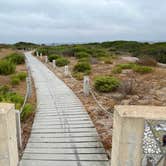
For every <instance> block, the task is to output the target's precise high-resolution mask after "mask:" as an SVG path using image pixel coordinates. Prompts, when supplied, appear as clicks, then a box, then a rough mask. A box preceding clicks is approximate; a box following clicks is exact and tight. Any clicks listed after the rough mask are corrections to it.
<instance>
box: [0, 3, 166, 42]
mask: <svg viewBox="0 0 166 166" xmlns="http://www.w3.org/2000/svg"><path fill="white" fill-rule="evenodd" d="M120 39H121V40H141V41H164V40H165V39H166V0H0V42H1V43H2V42H5V43H9V42H18V41H31V42H39V43H44V42H45V43H52V42H54V43H61V42H94V41H107V40H120Z"/></svg>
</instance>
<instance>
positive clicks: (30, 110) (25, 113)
mask: <svg viewBox="0 0 166 166" xmlns="http://www.w3.org/2000/svg"><path fill="white" fill-rule="evenodd" d="M33 112H34V107H33V106H32V105H31V104H25V106H24V108H23V110H22V113H21V120H22V121H25V120H26V119H27V118H28V117H29V116H30V115H31V114H32V113H33Z"/></svg>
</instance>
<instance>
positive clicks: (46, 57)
mask: <svg viewBox="0 0 166 166" xmlns="http://www.w3.org/2000/svg"><path fill="white" fill-rule="evenodd" d="M47 62H48V56H47V55H46V56H45V63H47Z"/></svg>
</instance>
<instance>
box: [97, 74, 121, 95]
mask: <svg viewBox="0 0 166 166" xmlns="http://www.w3.org/2000/svg"><path fill="white" fill-rule="evenodd" d="M119 85H120V81H119V80H118V79H117V78H115V77H110V76H99V77H97V78H96V79H95V81H94V87H95V89H96V90H97V91H99V92H111V91H114V90H116V89H117V88H118V87H119Z"/></svg>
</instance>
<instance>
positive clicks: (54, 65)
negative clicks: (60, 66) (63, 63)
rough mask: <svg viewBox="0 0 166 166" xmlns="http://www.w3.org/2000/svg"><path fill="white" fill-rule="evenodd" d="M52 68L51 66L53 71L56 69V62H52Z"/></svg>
mask: <svg viewBox="0 0 166 166" xmlns="http://www.w3.org/2000/svg"><path fill="white" fill-rule="evenodd" d="M52 66H53V68H54V69H55V68H56V60H53V61H52Z"/></svg>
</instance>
